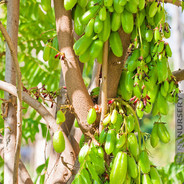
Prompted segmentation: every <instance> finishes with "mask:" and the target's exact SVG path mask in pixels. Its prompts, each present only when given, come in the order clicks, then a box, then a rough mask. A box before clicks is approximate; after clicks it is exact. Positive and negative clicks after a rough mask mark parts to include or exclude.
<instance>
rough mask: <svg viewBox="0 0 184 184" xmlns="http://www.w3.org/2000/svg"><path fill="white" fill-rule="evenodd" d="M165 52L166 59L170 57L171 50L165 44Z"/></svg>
mask: <svg viewBox="0 0 184 184" xmlns="http://www.w3.org/2000/svg"><path fill="white" fill-rule="evenodd" d="M165 52H166V54H167V56H168V57H172V51H171V48H170V46H169V44H166V46H165Z"/></svg>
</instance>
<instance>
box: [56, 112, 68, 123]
mask: <svg viewBox="0 0 184 184" xmlns="http://www.w3.org/2000/svg"><path fill="white" fill-rule="evenodd" d="M65 120H66V118H65V115H64V113H63V112H62V111H60V110H59V111H58V112H57V118H56V123H57V124H60V123H63V122H64V121H65Z"/></svg>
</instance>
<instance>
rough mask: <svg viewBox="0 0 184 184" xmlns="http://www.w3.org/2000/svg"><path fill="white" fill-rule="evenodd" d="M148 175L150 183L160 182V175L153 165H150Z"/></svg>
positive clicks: (156, 183) (160, 183)
mask: <svg viewBox="0 0 184 184" xmlns="http://www.w3.org/2000/svg"><path fill="white" fill-rule="evenodd" d="M150 177H151V182H152V184H162V180H161V177H160V175H159V173H158V171H157V169H156V168H155V167H151V169H150Z"/></svg>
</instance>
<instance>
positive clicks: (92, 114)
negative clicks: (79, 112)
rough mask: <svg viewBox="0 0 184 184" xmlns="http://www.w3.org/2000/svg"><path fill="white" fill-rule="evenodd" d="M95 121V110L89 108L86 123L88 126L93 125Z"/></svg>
mask: <svg viewBox="0 0 184 184" xmlns="http://www.w3.org/2000/svg"><path fill="white" fill-rule="evenodd" d="M95 120H96V110H95V109H94V108H91V109H90V110H89V112H88V116H87V122H88V124H93V123H94V122H95Z"/></svg>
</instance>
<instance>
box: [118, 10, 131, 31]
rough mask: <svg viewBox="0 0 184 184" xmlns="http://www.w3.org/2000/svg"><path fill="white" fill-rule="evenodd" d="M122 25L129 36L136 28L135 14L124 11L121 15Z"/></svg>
mask: <svg viewBox="0 0 184 184" xmlns="http://www.w3.org/2000/svg"><path fill="white" fill-rule="evenodd" d="M121 24H122V28H123V30H124V32H125V33H127V34H129V33H131V32H132V31H133V28H134V17H133V14H132V13H130V12H128V11H126V10H124V11H123V13H122V14H121Z"/></svg>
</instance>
